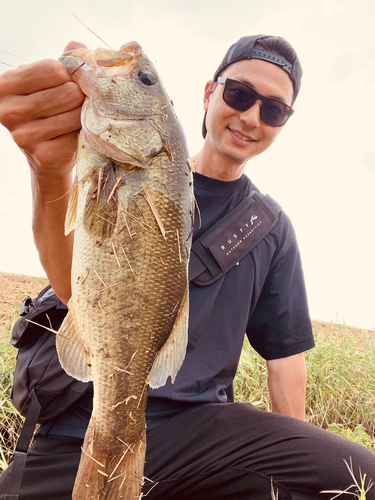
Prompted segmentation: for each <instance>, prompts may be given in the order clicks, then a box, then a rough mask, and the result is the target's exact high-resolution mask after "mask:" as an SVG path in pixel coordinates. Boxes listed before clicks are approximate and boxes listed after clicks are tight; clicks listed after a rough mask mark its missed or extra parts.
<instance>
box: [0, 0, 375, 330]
mask: <svg viewBox="0 0 375 500" xmlns="http://www.w3.org/2000/svg"><path fill="white" fill-rule="evenodd" d="M71 12H73V13H74V14H75V15H76V16H78V17H79V18H80V19H81V20H82V22H83V23H85V24H86V25H87V26H89V27H90V28H91V29H92V30H93V31H95V32H96V33H97V34H98V35H99V36H100V37H101V38H103V39H104V40H105V41H106V42H107V43H108V44H109V45H110V46H111V47H112V48H119V47H120V46H121V45H122V44H123V43H126V42H128V41H131V40H137V41H138V42H139V43H140V44H141V45H142V46H143V48H144V50H145V52H146V53H147V55H148V56H149V58H150V59H151V60H152V61H153V62H154V63H155V64H156V66H157V69H158V71H159V74H160V75H161V78H162V80H163V82H164V85H165V87H166V89H167V91H168V93H169V94H170V96H171V98H172V99H173V101H174V104H175V108H176V111H177V114H178V116H179V118H180V120H181V122H182V125H183V127H184V130H185V134H186V137H187V141H188V145H189V150H190V154H191V155H193V154H194V153H196V152H197V151H198V150H199V149H200V147H201V144H202V138H201V135H200V131H201V122H202V116H203V111H202V95H203V88H204V84H205V83H206V81H207V80H208V79H209V78H211V77H212V75H213V73H214V71H215V70H216V68H217V66H218V65H219V63H220V61H221V59H222V58H223V56H224V54H225V52H226V50H227V49H228V47H229V46H230V45H231V44H232V43H233V42H235V41H236V40H237V39H238V38H240V37H241V36H244V35H250V34H258V33H259V34H271V35H280V36H283V37H285V38H287V39H288V40H289V41H290V42H291V43H292V45H293V46H294V47H295V49H296V50H297V53H298V55H299V58H300V60H301V62H302V66H303V68H304V76H303V81H302V89H301V92H300V96H299V97H298V99H297V102H296V104H295V106H294V107H295V110H296V112H295V114H294V116H293V117H292V118H291V119H290V121H289V122H288V124H287V126H286V127H285V129H284V130H283V131H282V133H281V135H280V136H279V138H278V139H277V141H276V143H275V144H274V145H273V146H272V147H271V149H270V150H269V151H267V152H265V153H263V154H262V155H260V156H259V157H258V158H255V159H254V160H252V161H251V162H249V164H248V165H247V168H246V173H247V175H248V176H249V177H250V178H251V179H252V180H253V182H254V183H255V184H256V185H257V186H258V188H259V189H260V190H261V191H262V192H264V193H267V192H268V193H269V194H270V195H271V196H273V197H274V198H276V199H277V200H278V201H279V203H280V204H281V205H282V206H283V208H284V209H285V211H286V212H287V213H288V214H289V215H290V217H291V218H292V221H293V223H294V226H295V228H296V232H297V237H298V241H299V245H300V248H301V253H302V260H303V264H304V270H305V277H306V284H307V291H308V297H309V304H310V311H311V316H312V317H313V318H315V319H320V320H326V321H331V320H333V321H334V322H336V321H338V322H340V323H346V324H349V325H357V326H360V327H364V328H370V329H372V328H373V327H375V310H374V304H375V291H374V289H375V261H374V247H375V236H374V200H375V140H374V131H375V127H374V123H373V113H374V115H375V104H374V98H373V94H374V90H375V89H374V81H375V30H374V24H375V4H374V3H373V2H372V1H370V0H368V1H366V0H356V1H354V0H315V1H301V0H273V1H266V0H265V1H263V2H260V1H259V0H258V1H255V0H247V1H244V0H237V1H236V2H229V1H228V0H225V1H224V0H204V1H202V0H190V1H188V2H176V1H175V0H174V1H170V0H159V1H158V0H153V1H152V0H142V1H141V2H139V1H134V0H128V1H124V0H123V1H121V2H120V1H114V0H106V1H105V2H103V1H99V0H90V1H86V0H75V1H71V0H66V1H64V2H54V1H51V0H48V1H43V0H35V1H34V2H29V1H26V0H23V1H16V0H14V1H12V2H10V1H8V2H3V3H2V7H1V20H0V26H1V29H0V37H1V40H0V61H1V62H2V63H1V64H0V71H3V70H7V69H9V66H7V65H6V64H4V63H7V64H10V65H12V66H18V65H19V64H24V63H27V61H26V60H25V59H29V60H32V61H35V60H38V59H41V58H44V57H50V58H55V59H56V58H58V57H59V55H60V54H61V53H62V51H63V48H64V46H65V44H66V43H67V41H69V40H71V39H75V40H80V41H82V42H84V43H85V44H86V45H88V46H89V47H90V48H96V47H98V46H103V44H102V42H100V40H98V39H97V38H96V37H95V36H94V35H93V34H92V33H90V31H88V30H87V29H86V28H84V27H83V26H82V25H81V24H80V23H79V22H78V21H77V20H76V19H75V18H74V17H73V16H72V14H71ZM26 49H27V50H26ZM7 52H10V53H11V54H12V55H9V54H7ZM16 56H17V57H16ZM22 58H24V59H22ZM0 169H1V183H0V228H1V234H2V242H1V245H0V271H6V272H13V273H23V274H27V275H34V276H35V275H36V276H42V275H44V273H43V269H42V268H41V266H40V264H39V261H38V256H37V253H36V251H35V249H34V244H33V239H32V234H31V198H30V187H29V184H30V177H29V173H28V167H27V165H26V162H25V160H24V157H23V155H22V153H20V152H19V151H18V149H17V147H16V146H15V145H14V144H13V143H12V140H11V138H10V135H9V133H8V132H7V131H6V130H5V129H4V128H1V127H0Z"/></svg>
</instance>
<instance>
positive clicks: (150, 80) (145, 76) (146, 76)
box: [138, 71, 156, 87]
mask: <svg viewBox="0 0 375 500" xmlns="http://www.w3.org/2000/svg"><path fill="white" fill-rule="evenodd" d="M138 78H139V79H140V80H141V82H142V83H143V84H144V85H147V86H149V87H150V86H151V85H155V83H156V76H155V75H154V74H153V73H151V71H141V72H140V73H139V74H138Z"/></svg>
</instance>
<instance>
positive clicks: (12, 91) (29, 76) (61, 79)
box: [0, 59, 71, 99]
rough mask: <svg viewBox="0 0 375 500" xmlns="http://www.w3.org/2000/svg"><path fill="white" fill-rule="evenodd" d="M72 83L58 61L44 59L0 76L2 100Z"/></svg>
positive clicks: (0, 95) (0, 96)
mask: <svg viewBox="0 0 375 500" xmlns="http://www.w3.org/2000/svg"><path fill="white" fill-rule="evenodd" d="M69 81H71V78H70V75H69V73H68V72H67V70H66V68H65V67H64V66H63V65H62V64H61V63H60V62H58V61H54V60H53V59H44V60H43V61H37V62H35V63H31V64H24V65H21V66H20V67H19V68H17V69H14V70H10V71H7V72H6V73H3V74H2V75H1V76H0V99H1V98H3V97H5V96H8V95H28V94H32V93H34V92H38V91H39V90H45V89H48V88H51V87H58V86H59V85H62V84H63V83H66V82H69Z"/></svg>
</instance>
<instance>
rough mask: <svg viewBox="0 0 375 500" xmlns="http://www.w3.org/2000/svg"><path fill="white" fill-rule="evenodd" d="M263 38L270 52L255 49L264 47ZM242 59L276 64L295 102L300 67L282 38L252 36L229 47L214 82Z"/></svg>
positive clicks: (291, 50)
mask: <svg viewBox="0 0 375 500" xmlns="http://www.w3.org/2000/svg"><path fill="white" fill-rule="evenodd" d="M265 38H266V39H267V42H270V43H267V46H268V45H269V46H271V47H272V50H273V51H272V52H271V51H269V50H265V49H263V48H261V47H256V45H258V46H259V45H260V46H262V45H265V44H264V42H263V43H262V40H263V39H265ZM281 49H282V50H281ZM279 51H280V52H281V51H282V52H283V53H284V54H286V53H287V54H288V56H287V57H288V59H287V58H286V57H284V56H282V55H281V54H279V53H278V52H279ZM243 59H262V60H263V61H267V62H269V63H272V64H276V65H277V66H279V67H280V68H282V69H283V70H285V71H286V72H287V73H288V74H289V77H290V79H291V80H292V82H293V88H294V95H293V102H294V101H295V100H296V98H297V95H298V93H299V90H300V88H301V78H302V67H301V63H300V61H299V59H298V56H297V54H296V52H295V50H294V49H293V47H292V46H291V45H290V43H289V42H287V41H286V40H285V39H284V38H282V37H279V36H268V35H253V36H244V37H242V38H240V39H239V40H238V42H236V43H234V44H233V45H231V46H230V47H229V49H228V51H227V53H226V54H225V57H224V59H223V60H222V61H221V63H220V66H219V67H218V68H217V70H216V72H215V74H214V81H215V82H216V81H217V79H218V77H219V76H220V75H221V73H222V72H223V71H224V70H225V69H226V68H227V67H228V66H230V65H231V64H233V63H235V62H237V61H241V60H243ZM206 115H207V113H205V115H204V119H203V127H202V134H203V137H206V134H207V128H206Z"/></svg>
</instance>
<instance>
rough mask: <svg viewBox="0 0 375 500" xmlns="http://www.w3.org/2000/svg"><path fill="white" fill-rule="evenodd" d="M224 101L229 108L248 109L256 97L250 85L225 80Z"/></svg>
mask: <svg viewBox="0 0 375 500" xmlns="http://www.w3.org/2000/svg"><path fill="white" fill-rule="evenodd" d="M223 99H224V101H225V102H226V103H227V104H228V106H230V107H231V108H234V109H237V110H238V111H245V110H246V109H249V108H250V106H251V105H252V104H253V103H254V101H255V99H256V92H255V91H253V89H252V88H251V87H248V86H247V85H243V84H241V82H236V81H235V80H229V81H228V80H227V82H226V84H225V88H224V93H223Z"/></svg>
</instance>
